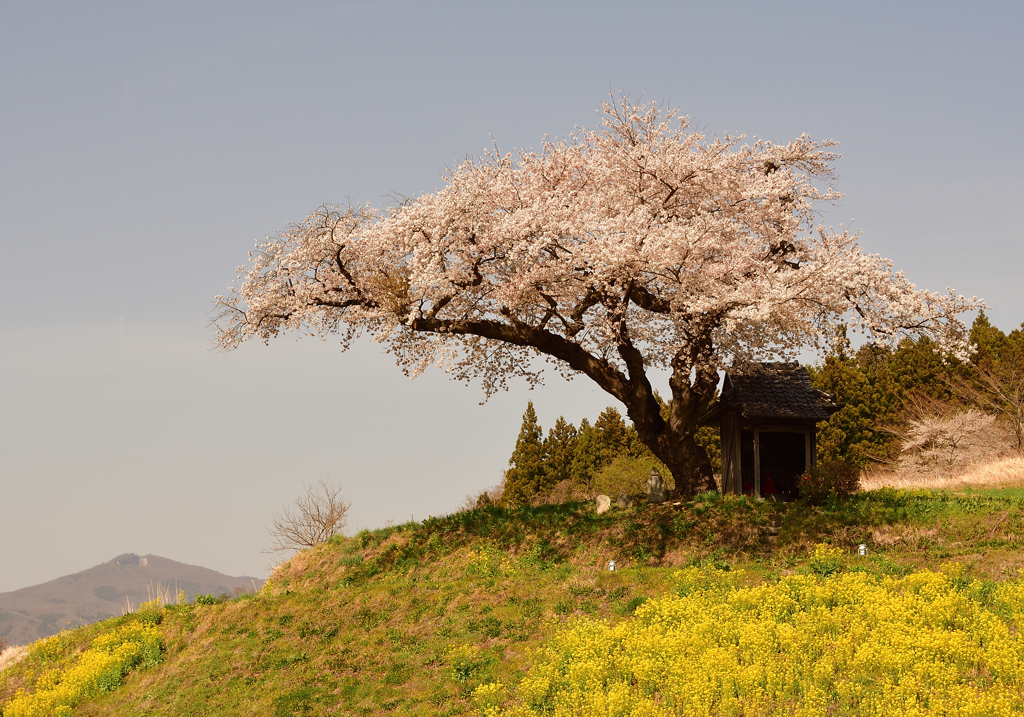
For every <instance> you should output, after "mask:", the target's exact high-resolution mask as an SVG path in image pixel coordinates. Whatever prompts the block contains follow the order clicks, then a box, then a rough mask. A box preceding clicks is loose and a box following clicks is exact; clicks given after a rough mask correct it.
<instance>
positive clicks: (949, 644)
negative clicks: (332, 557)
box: [474, 546, 1024, 717]
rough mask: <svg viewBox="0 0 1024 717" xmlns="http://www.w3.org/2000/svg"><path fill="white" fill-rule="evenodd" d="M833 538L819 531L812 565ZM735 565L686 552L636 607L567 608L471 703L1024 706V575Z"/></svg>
mask: <svg viewBox="0 0 1024 717" xmlns="http://www.w3.org/2000/svg"><path fill="white" fill-rule="evenodd" d="M830 553H832V554H833V555H830ZM838 554H839V551H837V550H835V549H831V548H828V547H826V546H818V547H817V549H816V551H815V554H814V555H813V556H812V560H811V565H812V566H814V565H815V559H818V563H819V564H825V565H828V564H829V559H830V558H831V557H838ZM819 572H820V571H819ZM741 578H742V575H741V574H739V573H736V572H733V573H722V572H720V571H717V570H714V569H709V568H687V569H684V570H681V571H679V572H678V573H677V575H676V587H675V590H674V591H673V592H671V593H669V594H666V595H663V596H661V597H657V598H653V599H651V600H649V601H647V602H646V603H645V604H644V605H643V606H642V607H640V609H639V610H638V611H637V613H636V615H635V617H634V618H632V619H630V620H626V621H623V622H620V623H618V624H616V625H611V624H609V623H607V622H606V621H603V620H594V619H585V618H584V619H575V620H572V621H570V622H569V623H568V624H567V625H566V626H564V627H563V628H562V629H560V630H559V631H557V633H556V634H555V636H554V638H553V639H552V640H551V641H550V642H549V643H548V644H546V645H545V646H543V647H542V648H540V649H539V650H538V652H537V654H536V664H535V665H534V666H533V667H532V668H530V669H529V671H528V673H527V675H526V677H525V678H524V679H522V680H521V681H520V682H519V684H518V685H517V686H515V688H514V689H513V690H511V693H510V694H506V691H505V689H504V688H503V686H502V685H500V684H497V683H491V684H487V685H483V686H481V687H480V688H478V689H477V690H476V693H475V695H474V697H475V699H476V701H477V704H478V706H479V708H480V710H481V713H482V714H484V715H488V716H496V715H506V716H508V717H513V716H516V717H520V716H525V715H554V716H555V717H561V716H563V715H564V716H565V717H569V716H570V715H571V716H572V717H590V716H592V715H593V716H595V717H596V716H598V715H600V716H602V717H604V716H608V717H612V716H615V717H627V716H635V717H641V716H643V717H656V716H657V717H660V716H662V715H666V716H667V715H694V716H696V715H799V716H801V717H803V716H806V717H811V716H812V715H815V716H816V715H822V716H823V717H824V716H825V715H834V714H841V715H895V714H899V715H978V716H979V717H980V716H982V715H985V716H995V715H1017V714H1021V713H1022V712H1024V691H1022V671H1021V666H1022V660H1024V639H1022V638H1021V636H1020V634H1019V627H1020V622H1021V621H1022V620H1024V581H1022V580H1019V579H1018V580H1010V581H1005V582H1002V583H1000V584H998V585H996V584H993V583H990V582H988V583H986V582H982V581H978V580H968V579H966V578H965V577H964V575H963V570H962V568H961V567H959V566H957V565H950V566H946V567H945V569H944V570H943V571H942V572H931V571H925V572H916V573H912V574H910V575H907V576H905V577H898V578H897V577H889V576H886V577H881V578H880V577H877V576H873V575H871V574H869V573H866V572H847V573H841V574H838V575H832V576H829V577H823V576H822V575H820V574H816V573H815V572H813V571H812V572H809V573H808V574H804V575H791V576H787V577H784V578H781V579H779V580H778V581H777V582H774V583H762V584H759V585H755V586H753V587H741V586H739V584H738V582H739V581H740V580H741ZM503 704H504V709H503V708H502V706H503Z"/></svg>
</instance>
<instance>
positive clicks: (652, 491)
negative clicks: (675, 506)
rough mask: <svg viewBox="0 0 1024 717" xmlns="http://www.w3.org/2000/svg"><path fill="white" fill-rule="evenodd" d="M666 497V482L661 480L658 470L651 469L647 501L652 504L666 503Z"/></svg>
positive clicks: (648, 478)
mask: <svg viewBox="0 0 1024 717" xmlns="http://www.w3.org/2000/svg"><path fill="white" fill-rule="evenodd" d="M665 497H666V496H665V481H663V480H662V479H661V473H659V472H658V469H657V468H651V474H650V475H649V476H647V500H648V502H650V503H664V502H665Z"/></svg>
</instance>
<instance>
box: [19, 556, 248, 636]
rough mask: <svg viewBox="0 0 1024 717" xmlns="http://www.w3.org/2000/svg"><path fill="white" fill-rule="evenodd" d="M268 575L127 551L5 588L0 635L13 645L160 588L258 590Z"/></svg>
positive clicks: (107, 613) (98, 616) (115, 611)
mask: <svg viewBox="0 0 1024 717" xmlns="http://www.w3.org/2000/svg"><path fill="white" fill-rule="evenodd" d="M263 582H264V581H263V580H259V579H257V578H250V577H246V576H240V577H231V576H230V575H224V574H223V573H218V572H217V571H216V570H210V569H208V568H201V567H198V566H196V565H186V564H185V563H179V562H176V561H174V560H169V559H167V558H161V557H160V556H159V555H142V556H139V555H135V554H134V553H125V554H124V555H118V556H117V557H116V558H114V559H113V560H111V561H109V562H106V563H103V564H101V565H97V566H96V567H93V568H89V569H88V570H83V571H82V572H80V573H74V574H73V575H65V576H64V577H61V578H57V579H56V580H51V581H49V582H46V583H42V584H41V585H33V586H32V587H27V588H22V589H21V590H14V591H12V592H8V593H0V636H2V637H3V639H4V640H5V641H6V642H7V644H9V645H25V644H28V643H30V642H34V641H36V640H38V639H39V638H41V637H48V636H49V635H53V634H55V633H57V632H59V631H60V630H62V629H64V628H67V627H77V626H79V625H88V624H89V623H93V622H97V621H98V620H105V619H106V618H108V617H113V616H115V615H120V614H122V613H123V612H124V610H125V607H126V605H128V604H130V605H131V606H132V607H138V606H139V605H140V604H141V603H143V602H145V601H146V600H148V599H150V596H151V595H155V594H156V591H157V590H160V591H162V592H165V593H170V596H171V600H172V602H173V600H174V599H175V598H176V596H177V594H178V591H180V590H184V591H185V593H186V594H187V595H188V597H189V599H191V598H192V597H193V596H195V595H196V593H202V594H204V595H205V594H213V595H222V594H224V593H227V594H229V595H234V594H235V593H237V592H243V591H244V592H253V591H254V590H257V589H259V587H260V586H262V585H263Z"/></svg>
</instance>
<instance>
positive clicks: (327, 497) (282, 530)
mask: <svg viewBox="0 0 1024 717" xmlns="http://www.w3.org/2000/svg"><path fill="white" fill-rule="evenodd" d="M351 507H352V502H351V501H349V500H345V499H344V498H342V496H341V488H338V487H337V486H332V485H330V484H329V483H327V481H326V480H322V479H321V480H320V481H319V482H318V483H317V484H316V485H310V486H306V494H305V495H301V496H299V497H298V498H296V499H295V503H294V507H285V508H284V510H282V511H281V512H280V513H278V514H277V515H275V516H274V521H273V524H272V525H271V526H270V538H271V541H272V545H271V547H270V549H269V550H267V551H266V552H269V553H278V552H283V551H289V550H305V549H306V548H312V547H315V546H317V545H320V544H322V543H326V542H327V541H329V540H330V539H331V538H333V537H334V536H336V535H339V534H340V533H341V532H342V530H343V529H344V528H345V524H346V523H347V522H348V510H349V508H351Z"/></svg>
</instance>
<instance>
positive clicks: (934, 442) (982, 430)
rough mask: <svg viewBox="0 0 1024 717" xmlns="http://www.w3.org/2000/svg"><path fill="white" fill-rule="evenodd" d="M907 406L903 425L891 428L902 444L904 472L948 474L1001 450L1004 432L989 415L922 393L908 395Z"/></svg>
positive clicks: (1002, 450) (1003, 448)
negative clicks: (906, 416) (905, 423)
mask: <svg viewBox="0 0 1024 717" xmlns="http://www.w3.org/2000/svg"><path fill="white" fill-rule="evenodd" d="M907 407H908V408H909V409H910V415H909V416H908V418H909V421H908V424H907V426H906V427H905V428H904V429H902V430H893V433H895V434H896V435H898V436H899V437H900V439H901V440H902V443H903V445H902V453H903V456H904V458H903V460H902V461H901V469H902V470H904V471H906V470H910V471H911V472H915V471H930V470H935V469H938V470H940V471H943V472H947V473H952V472H953V471H956V470H959V469H962V468H965V467H967V466H969V465H974V464H977V463H981V462H984V461H986V460H993V459H995V458H997V457H1001V456H1002V455H1003V454H1004V453H1005V450H1006V448H1007V445H1006V443H1007V441H1006V435H1005V433H1004V432H1003V431H1002V430H1000V428H999V427H997V426H996V425H995V422H996V417H995V416H993V415H991V414H987V413H982V412H981V411H979V410H977V409H975V408H967V407H964V406H962V405H955V404H951V403H946V402H943V401H940V400H938V399H936V398H930V397H928V396H924V395H916V396H911V397H910V399H909V400H908V406H907Z"/></svg>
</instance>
